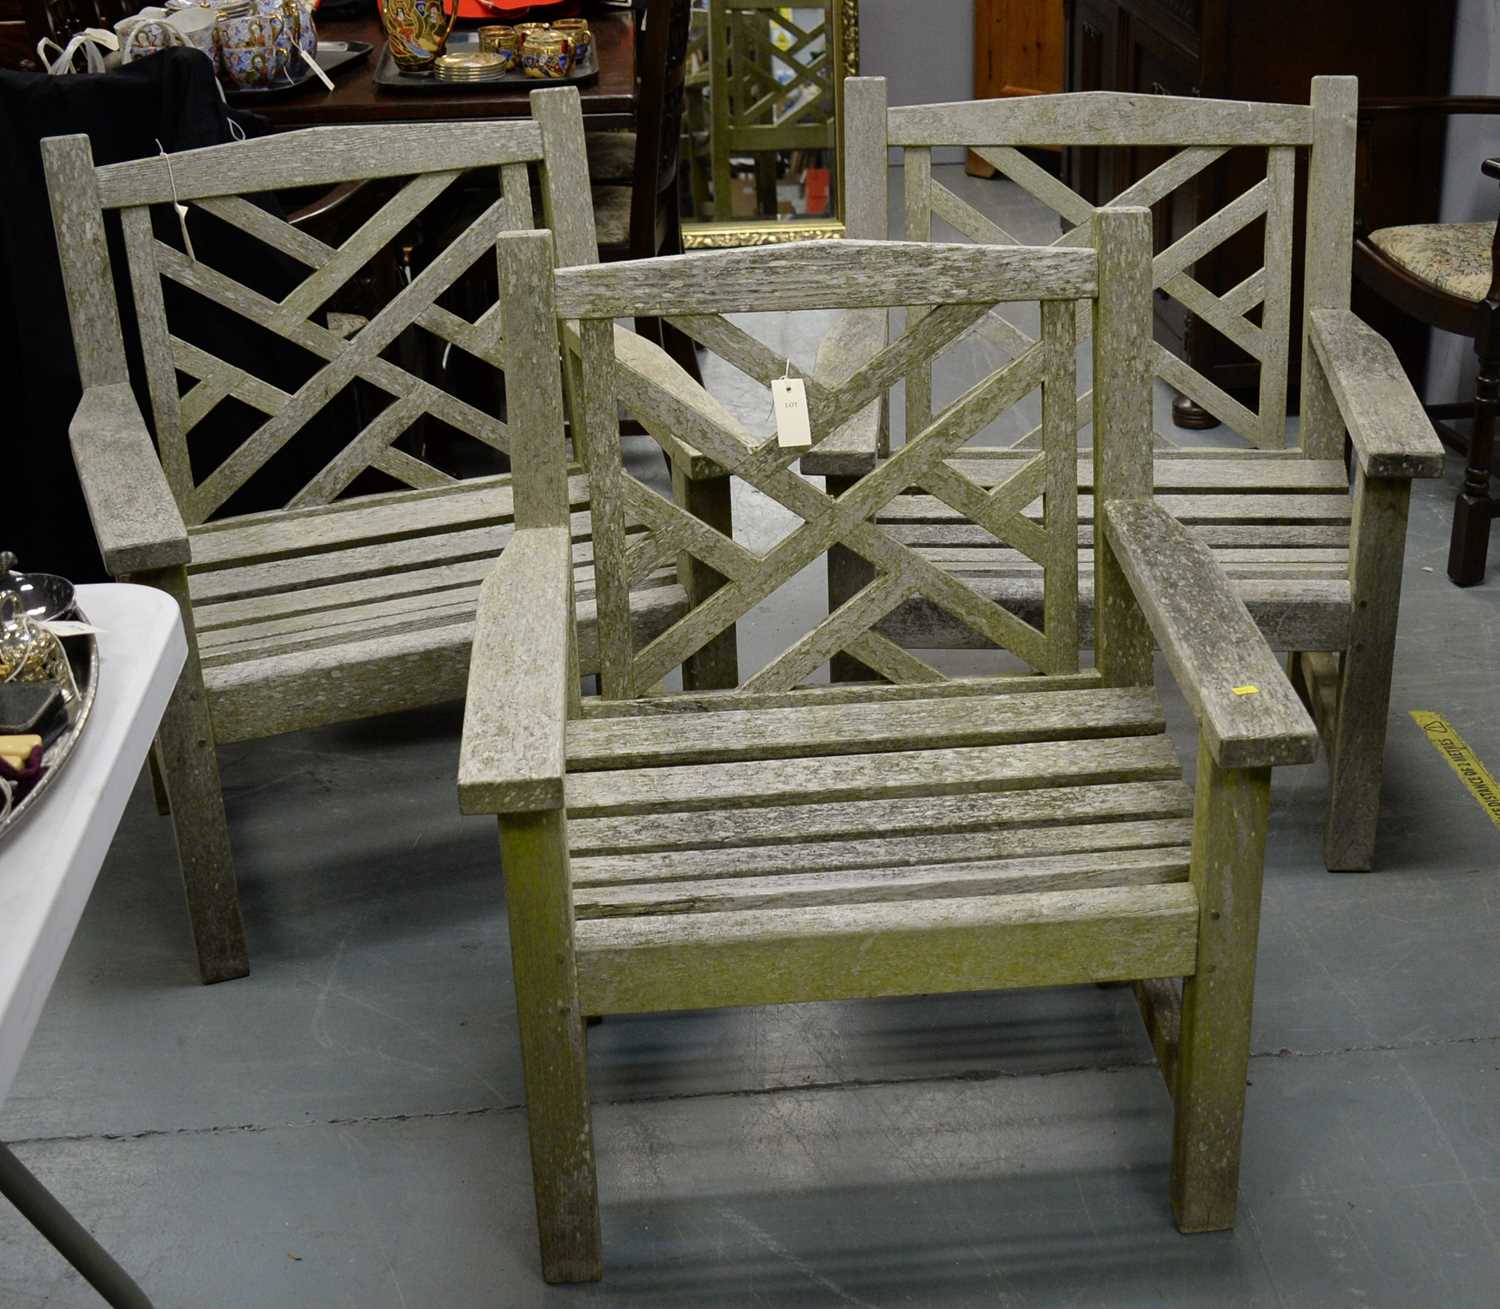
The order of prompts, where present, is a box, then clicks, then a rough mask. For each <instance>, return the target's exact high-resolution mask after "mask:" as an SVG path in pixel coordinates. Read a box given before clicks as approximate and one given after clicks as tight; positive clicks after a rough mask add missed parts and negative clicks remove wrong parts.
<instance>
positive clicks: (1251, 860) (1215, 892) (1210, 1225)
mask: <svg viewBox="0 0 1500 1309" xmlns="http://www.w3.org/2000/svg"><path fill="white" fill-rule="evenodd" d="M1270 795H1271V772H1270V769H1268V768H1247V769H1234V770H1229V769H1223V768H1220V767H1219V766H1218V764H1216V763H1215V762H1214V760H1213V756H1212V755H1211V754H1210V753H1209V748H1208V744H1207V742H1206V741H1204V740H1203V738H1202V736H1201V735H1200V737H1199V740H1198V787H1197V799H1196V802H1195V805H1194V810H1193V853H1192V879H1193V885H1194V886H1195V887H1196V888H1197V891H1198V904H1199V919H1198V964H1197V971H1196V973H1195V974H1194V975H1193V976H1192V977H1189V978H1186V979H1185V980H1184V981H1183V987H1182V1031H1181V1038H1180V1040H1181V1044H1180V1046H1179V1052H1178V1061H1177V1084H1176V1087H1175V1088H1174V1090H1175V1097H1174V1098H1175V1100H1176V1110H1177V1112H1176V1121H1175V1123H1174V1126H1173V1133H1172V1177H1171V1197H1172V1213H1173V1215H1174V1217H1175V1218H1176V1219H1177V1226H1178V1227H1179V1228H1180V1229H1181V1230H1182V1231H1184V1232H1216V1231H1222V1230H1223V1229H1225V1228H1228V1227H1231V1226H1233V1224H1234V1210H1235V1204H1236V1202H1237V1200H1238V1198H1239V1177H1240V1136H1241V1130H1242V1128H1243V1125H1244V1117H1245V1074H1246V1072H1247V1070H1248V1068H1249V1064H1250V1009H1251V1000H1252V996H1253V993H1254V990H1255V949H1256V941H1257V938H1258V936H1259V933H1260V892H1261V863H1262V859H1263V857H1264V854H1265V844H1266V816H1267V813H1268V811H1269V808H1270Z"/></svg>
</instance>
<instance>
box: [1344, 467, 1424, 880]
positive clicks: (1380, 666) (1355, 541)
mask: <svg viewBox="0 0 1500 1309" xmlns="http://www.w3.org/2000/svg"><path fill="white" fill-rule="evenodd" d="M1410 500H1411V483H1410V482H1409V481H1408V480H1406V479H1405V478H1367V477H1366V476H1365V475H1364V473H1363V472H1362V471H1356V473H1355V478H1354V516H1353V521H1352V522H1351V523H1350V525H1349V600H1350V605H1349V643H1348V645H1347V646H1346V647H1345V649H1344V655H1343V659H1342V661H1341V663H1340V668H1339V684H1338V701H1337V705H1338V709H1337V713H1336V715H1335V717H1334V720H1333V724H1332V730H1331V731H1330V732H1329V733H1328V734H1327V735H1325V737H1324V740H1325V742H1326V743H1327V746H1328V769H1329V784H1328V823H1327V826H1326V827H1325V829H1324V832H1323V863H1324V865H1325V866H1326V867H1327V868H1328V870H1329V872H1368V871H1369V870H1370V866H1371V864H1372V863H1373V862H1374V858H1375V827H1376V823H1377V821H1378V820H1379V818H1380V783H1381V778H1382V776H1383V775H1384V771H1385V735H1386V730H1385V729H1386V714H1387V712H1388V710H1389V709H1390V703H1391V665H1392V663H1393V662H1394V659H1395V654H1396V618H1397V615H1398V612H1399V610H1400V606H1401V563H1402V559H1403V557H1404V556H1405V553H1406V513H1407V507H1408V505H1409V503H1410Z"/></svg>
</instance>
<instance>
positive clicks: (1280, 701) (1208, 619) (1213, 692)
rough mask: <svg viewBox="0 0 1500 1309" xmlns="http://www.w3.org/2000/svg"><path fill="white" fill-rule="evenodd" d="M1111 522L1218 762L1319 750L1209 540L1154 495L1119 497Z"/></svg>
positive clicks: (1286, 759)
mask: <svg viewBox="0 0 1500 1309" xmlns="http://www.w3.org/2000/svg"><path fill="white" fill-rule="evenodd" d="M1104 523H1105V530H1106V531H1107V532H1108V534H1109V540H1110V544H1111V545H1113V546H1114V549H1115V554H1116V556H1117V557H1118V559H1119V562H1120V567H1121V568H1122V569H1123V570H1124V572H1125V576H1126V578H1127V580H1128V581H1129V582H1130V589H1131V590H1132V591H1133V592H1134V593H1135V598H1136V600H1137V601H1138V602H1139V603H1140V606H1141V609H1142V611H1143V612H1144V613H1145V615H1146V621H1147V622H1148V623H1149V624H1150V625H1151V631H1152V633H1153V635H1154V636H1155V637H1156V640H1157V642H1158V644H1159V645H1160V646H1161V648H1162V650H1163V651H1164V652H1165V654H1166V656H1167V663H1168V664H1169V665H1170V666H1171V669H1172V675H1173V677H1174V678H1176V680H1177V684H1178V686H1179V687H1181V689H1182V693H1183V695H1185V696H1186V697H1187V700H1188V703H1189V705H1191V706H1192V710H1193V714H1194V716H1195V717H1196V718H1197V720H1198V729H1199V732H1200V733H1201V735H1202V738H1203V740H1204V741H1205V742H1206V743H1207V745H1208V748H1209V751H1210V752H1211V753H1212V755H1213V757H1214V761H1215V762H1216V763H1217V764H1218V765H1219V766H1220V767H1221V768H1269V767H1270V766H1271V765H1273V764H1305V763H1310V762H1311V761H1312V760H1313V759H1315V758H1317V754H1318V730H1317V728H1316V727H1315V726H1314V725H1313V720H1312V719H1311V718H1310V717H1309V716H1308V713H1307V710H1306V709H1305V708H1303V706H1302V701H1301V700H1299V699H1298V698H1297V693H1296V692H1295V691H1294V690H1293V689H1292V684H1291V683H1290V682H1289V681H1288V680H1287V677H1286V674H1285V673H1284V672H1283V671H1282V669H1281V665H1280V664H1279V663H1277V661H1276V656H1275V655H1274V654H1272V653H1271V647H1270V646H1268V645H1267V644H1266V639H1265V637H1264V636H1262V635H1261V633H1260V629H1259V628H1258V627H1256V625H1255V620H1254V619H1253V618H1251V617H1250V612H1249V610H1247V609H1246V608H1245V605H1244V602H1243V601H1241V600H1240V598H1239V597H1238V596H1237V595H1235V593H1234V591H1233V589H1232V588H1231V586H1230V583H1229V579H1228V578H1227V577H1226V576H1225V575H1224V572H1223V570H1222V569H1221V568H1220V567H1219V565H1218V564H1217V563H1216V562H1215V561H1214V557H1213V555H1211V554H1210V553H1209V550H1208V547H1207V546H1206V545H1204V544H1203V543H1202V542H1201V541H1199V540H1197V539H1196V538H1195V537H1193V536H1191V535H1190V534H1189V533H1188V531H1187V529H1186V528H1184V527H1183V526H1182V524H1181V523H1179V522H1178V521H1177V520H1176V519H1175V518H1173V517H1172V516H1171V515H1170V514H1169V513H1167V511H1166V510H1165V509H1163V508H1162V507H1161V506H1160V505H1158V504H1156V503H1155V502H1154V501H1152V500H1113V501H1111V502H1110V503H1108V504H1106V505H1105V506H1104Z"/></svg>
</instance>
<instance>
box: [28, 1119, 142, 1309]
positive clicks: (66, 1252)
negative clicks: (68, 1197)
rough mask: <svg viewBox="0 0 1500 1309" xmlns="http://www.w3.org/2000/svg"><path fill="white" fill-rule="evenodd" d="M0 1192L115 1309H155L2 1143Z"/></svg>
mask: <svg viewBox="0 0 1500 1309" xmlns="http://www.w3.org/2000/svg"><path fill="white" fill-rule="evenodd" d="M0 1195H3V1196H4V1197H5V1198H6V1199H7V1200H9V1201H10V1202H11V1204H13V1205H15V1207H16V1208H17V1209H19V1210H20V1211H21V1216H22V1217H23V1218H24V1219H26V1221H27V1222H28V1223H30V1224H31V1225H32V1226H33V1227H35V1228H36V1230H37V1231H39V1232H40V1233H41V1234H42V1235H43V1236H45V1237H46V1238H47V1240H49V1241H50V1242H51V1243H52V1244H53V1245H54V1246H55V1247H56V1248H57V1252H58V1253H59V1254H60V1255H62V1257H63V1258H64V1259H66V1260H67V1261H68V1262H69V1263H70V1264H72V1265H73V1267H74V1268H76V1269H77V1270H78V1272H79V1273H80V1274H81V1275H82V1276H83V1278H84V1279H85V1280H86V1281H87V1282H88V1284H89V1285H90V1286H92V1287H93V1288H94V1290H96V1291H98V1292H99V1294H100V1295H101V1296H103V1297H104V1300H105V1302H106V1303H107V1304H111V1305H113V1306H114V1307H115V1309H152V1305H151V1301H150V1300H148V1299H147V1298H146V1293H145V1292H144V1291H142V1290H141V1288H140V1287H139V1286H137V1285H136V1284H135V1282H134V1281H133V1280H132V1279H131V1276H130V1274H129V1273H127V1272H126V1271H125V1270H124V1269H123V1268H121V1267H120V1265H119V1264H117V1263H116V1262H115V1261H114V1260H113V1259H112V1258H110V1256H109V1253H108V1252H107V1251H106V1250H105V1249H104V1247H103V1246H102V1245H100V1244H99V1242H98V1241H96V1240H94V1238H93V1237H92V1236H90V1235H89V1234H88V1233H87V1232H86V1231H85V1230H84V1229H83V1226H82V1224H80V1223H79V1221H78V1220H77V1219H76V1218H74V1217H73V1215H72V1214H70V1213H69V1212H68V1211H67V1210H66V1209H64V1208H63V1207H62V1204H61V1203H60V1202H59V1200H58V1199H57V1197H56V1196H55V1195H53V1194H52V1193H51V1192H50V1191H49V1190H47V1188H46V1187H45V1186H43V1185H42V1184H41V1183H40V1182H39V1181H37V1179H36V1178H35V1177H34V1176H33V1175H32V1174H31V1172H30V1170H29V1169H27V1167H26V1166H25V1165H24V1164H23V1163H22V1162H21V1161H20V1160H19V1159H17V1158H16V1157H15V1155H13V1154H12V1153H11V1152H10V1150H9V1149H7V1148H6V1147H5V1146H4V1145H3V1144H0Z"/></svg>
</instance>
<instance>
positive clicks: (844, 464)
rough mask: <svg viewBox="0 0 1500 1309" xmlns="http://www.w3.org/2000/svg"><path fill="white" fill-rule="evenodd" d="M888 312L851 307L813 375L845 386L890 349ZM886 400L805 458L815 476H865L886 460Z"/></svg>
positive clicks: (827, 340) (824, 345) (824, 344)
mask: <svg viewBox="0 0 1500 1309" xmlns="http://www.w3.org/2000/svg"><path fill="white" fill-rule="evenodd" d="M885 344H886V311H885V310H884V309H846V310H844V312H843V313H841V314H839V316H838V317H837V318H835V319H834V321H833V327H832V328H831V329H830V330H829V332H828V335H827V336H825V337H824V338H823V340H822V341H821V342H820V343H819V344H818V357H817V362H816V363H815V364H814V366H813V376H814V377H815V378H816V379H817V380H818V381H819V382H821V383H822V384H823V385H824V386H842V385H843V384H844V383H845V382H847V381H848V380H849V378H850V377H852V376H853V375H854V373H855V372H856V371H857V370H858V369H860V368H862V367H863V366H864V365H865V364H867V363H869V362H870V360H871V359H873V358H874V357H875V356H876V355H877V354H879V353H880V352H881V351H882V350H883V349H885ZM880 404H881V402H880V400H878V399H876V400H871V401H870V403H869V404H868V405H866V406H865V407H864V408H863V409H861V410H860V411H859V412H858V413H857V414H855V415H854V417H853V418H851V419H849V421H848V422H846V423H845V424H844V425H843V426H842V427H840V428H839V429H838V431H836V432H833V433H831V434H830V435H828V436H826V437H824V439H823V440H822V441H820V442H818V445H817V448H816V449H814V450H810V451H808V453H807V454H805V455H803V456H802V471H803V472H804V473H806V474H807V475H808V476H810V477H863V476H864V475H865V474H866V473H868V472H871V471H873V469H874V468H875V464H876V461H877V459H878V458H879V456H880Z"/></svg>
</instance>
